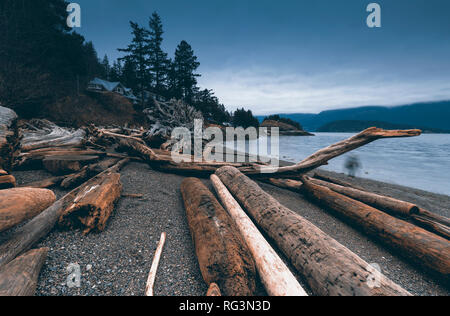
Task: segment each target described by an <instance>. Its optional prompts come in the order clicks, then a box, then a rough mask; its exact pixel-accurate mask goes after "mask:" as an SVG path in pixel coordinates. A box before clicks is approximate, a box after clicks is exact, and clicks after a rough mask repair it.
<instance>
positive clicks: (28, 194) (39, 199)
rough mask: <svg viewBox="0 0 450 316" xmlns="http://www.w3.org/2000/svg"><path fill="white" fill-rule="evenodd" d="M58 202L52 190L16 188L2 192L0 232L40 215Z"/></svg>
mask: <svg viewBox="0 0 450 316" xmlns="http://www.w3.org/2000/svg"><path fill="white" fill-rule="evenodd" d="M55 200H56V197H55V194H54V193H53V192H52V191H50V190H45V189H32V188H15V189H8V190H1V191H0V232H2V231H5V230H7V229H10V228H11V227H14V226H16V225H18V224H20V223H22V222H24V221H26V220H28V219H31V218H33V217H35V216H36V215H38V214H40V213H41V212H42V211H43V210H45V209H46V208H48V207H49V206H50V205H52V204H53V203H54V202H55Z"/></svg>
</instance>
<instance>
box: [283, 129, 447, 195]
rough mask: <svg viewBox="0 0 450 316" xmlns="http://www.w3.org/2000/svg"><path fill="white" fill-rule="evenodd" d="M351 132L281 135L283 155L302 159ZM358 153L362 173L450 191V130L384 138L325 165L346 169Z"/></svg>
mask: <svg viewBox="0 0 450 316" xmlns="http://www.w3.org/2000/svg"><path fill="white" fill-rule="evenodd" d="M352 135H354V134H347V133H317V134H316V136H314V137H295V136H280V159H281V160H286V161H291V162H299V161H301V160H303V159H304V158H306V157H308V156H309V155H311V154H313V153H314V152H316V151H317V150H319V149H321V148H324V147H327V146H329V145H331V144H334V143H337V142H339V141H341V140H344V139H346V138H349V137H351V136H352ZM350 155H356V156H357V157H358V159H359V161H360V163H361V169H360V170H359V171H358V172H357V176H358V177H362V178H369V179H373V180H378V181H383V182H388V183H394V184H399V185H404V186H408V187H413V188H417V189H421V190H425V191H429V192H435V193H440V194H445V195H450V134H424V135H421V136H419V137H412V138H397V139H395V138H393V139H380V140H377V141H375V142H373V143H371V144H368V145H366V146H364V147H362V148H359V149H357V150H354V151H352V152H351V153H347V154H345V155H343V156H341V157H337V158H335V159H333V160H330V162H329V165H328V166H324V167H322V168H324V169H326V170H330V171H335V172H346V169H345V167H344V166H345V162H346V159H348V157H349V156H350Z"/></svg>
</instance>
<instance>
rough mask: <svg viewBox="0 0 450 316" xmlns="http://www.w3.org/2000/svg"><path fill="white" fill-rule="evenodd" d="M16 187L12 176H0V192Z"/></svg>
mask: <svg viewBox="0 0 450 316" xmlns="http://www.w3.org/2000/svg"><path fill="white" fill-rule="evenodd" d="M15 186H16V178H14V177H13V176H12V175H9V174H8V175H0V190H3V189H10V188H14V187H15Z"/></svg>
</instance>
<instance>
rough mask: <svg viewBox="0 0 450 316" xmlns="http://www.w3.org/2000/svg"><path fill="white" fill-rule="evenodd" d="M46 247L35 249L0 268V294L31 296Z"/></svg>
mask: <svg viewBox="0 0 450 316" xmlns="http://www.w3.org/2000/svg"><path fill="white" fill-rule="evenodd" d="M47 253H48V248H41V249H35V250H31V251H29V252H27V253H26V254H24V255H22V256H20V257H18V258H17V259H15V260H13V261H11V262H10V263H8V264H7V265H6V266H4V267H3V268H1V269H0V296H33V295H34V293H35V291H36V287H37V281H38V277H39V274H40V272H41V269H42V266H43V265H44V263H45V259H46V258H47Z"/></svg>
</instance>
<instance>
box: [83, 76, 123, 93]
mask: <svg viewBox="0 0 450 316" xmlns="http://www.w3.org/2000/svg"><path fill="white" fill-rule="evenodd" d="M90 84H98V85H101V86H103V87H104V88H105V89H106V90H108V91H113V90H114V89H115V88H117V86H118V85H121V86H122V87H123V85H122V84H121V83H120V82H109V81H106V80H102V79H100V78H94V80H92V81H91V82H90Z"/></svg>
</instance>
